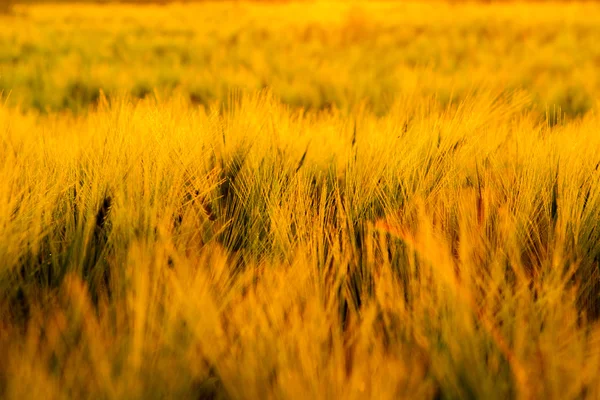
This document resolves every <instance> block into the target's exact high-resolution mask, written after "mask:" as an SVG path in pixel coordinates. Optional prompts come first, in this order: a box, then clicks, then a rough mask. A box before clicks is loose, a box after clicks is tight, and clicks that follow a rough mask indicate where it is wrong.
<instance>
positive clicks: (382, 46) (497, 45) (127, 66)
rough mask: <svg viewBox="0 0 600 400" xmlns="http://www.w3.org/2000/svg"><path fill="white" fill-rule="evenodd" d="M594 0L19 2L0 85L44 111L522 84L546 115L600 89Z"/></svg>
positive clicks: (335, 101) (377, 103)
mask: <svg viewBox="0 0 600 400" xmlns="http://www.w3.org/2000/svg"><path fill="white" fill-rule="evenodd" d="M599 69H600V4H594V3H585V4H580V3H573V4H561V3H551V4H546V3H533V4H532V3H516V4H515V3H509V4H489V5H482V4H478V3H468V4H448V3H439V2H434V3H404V2H382V3H344V2H301V3H284V4H262V3H246V2H241V3H239V2H236V3H231V2H217V3H212V2H208V3H193V4H181V3H174V4H167V5H148V6H144V7H139V6H135V5H131V4H129V5H127V4H125V5H115V4H113V5H110V6H102V5H97V4H88V5H76V6H75V5H73V4H71V3H67V4H64V3H63V4H60V5H45V6H44V5H38V6H34V7H27V6H16V7H15V9H14V11H13V12H12V13H10V14H8V15H4V16H0V90H3V91H4V94H5V96H6V95H7V94H8V93H10V96H9V97H8V102H9V104H11V105H20V106H21V107H22V108H25V109H36V110H40V111H56V110H72V111H75V112H81V111H84V110H86V109H87V107H88V106H90V105H93V104H95V103H96V101H97V99H98V96H99V92H100V90H102V91H104V93H106V94H107V96H109V97H110V96H112V95H114V94H115V93H121V94H122V93H129V94H131V95H133V96H135V97H139V98H142V97H145V96H146V95H148V94H150V93H152V92H153V91H154V90H157V91H158V92H161V93H168V92H170V91H172V90H173V89H175V88H179V89H181V90H183V91H184V92H185V93H186V95H187V96H188V97H189V98H190V100H191V101H192V102H194V103H199V104H204V105H207V104H210V103H212V102H214V101H217V100H223V99H226V98H227V96H228V95H229V94H230V93H231V91H232V90H238V91H243V92H253V91H256V90H259V89H263V88H269V89H270V90H271V91H272V92H273V93H274V94H275V95H276V96H277V97H278V98H279V99H281V101H282V102H284V103H286V104H290V105H292V106H302V107H306V108H311V109H328V108H331V107H337V108H339V109H342V110H349V109H351V108H352V107H353V106H355V105H357V104H358V103H366V104H367V106H368V107H369V108H370V109H372V110H373V111H374V112H375V113H377V114H379V115H381V114H384V113H385V112H387V111H388V110H389V107H390V105H391V104H392V103H393V102H394V100H395V98H397V97H398V96H401V95H403V94H411V95H417V96H423V97H425V98H426V97H429V96H431V95H436V96H437V98H438V99H439V101H440V102H441V103H448V102H451V101H460V100H461V99H464V98H465V95H466V94H467V93H470V92H472V91H475V90H478V89H481V88H482V87H485V88H487V89H494V90H496V91H507V92H508V91H511V90H513V89H515V88H518V89H523V90H525V91H527V93H529V94H530V95H531V98H532V100H533V104H532V107H533V108H535V109H536V110H537V111H539V112H540V113H541V114H542V115H544V114H545V113H546V111H547V110H548V109H550V110H553V109H554V108H555V107H559V108H560V109H561V110H562V111H564V113H566V114H567V115H568V116H570V117H573V116H580V115H582V114H583V113H585V112H586V111H587V110H589V109H590V108H591V107H592V106H593V105H594V103H595V102H596V100H597V98H598V95H597V94H598V93H599V92H600V77H599V76H600V74H598V73H597V71H598V70H599Z"/></svg>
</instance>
